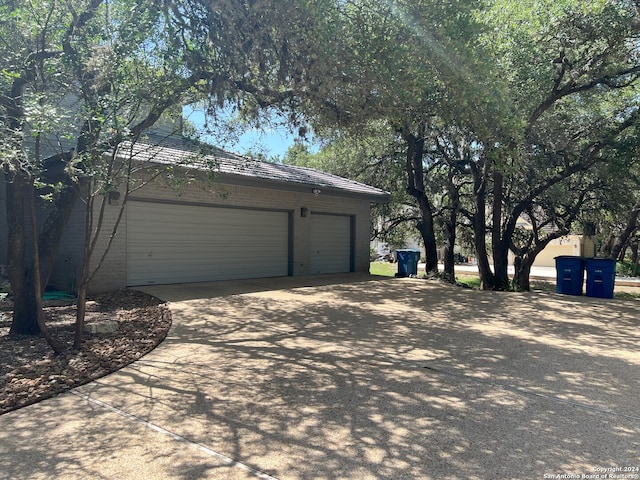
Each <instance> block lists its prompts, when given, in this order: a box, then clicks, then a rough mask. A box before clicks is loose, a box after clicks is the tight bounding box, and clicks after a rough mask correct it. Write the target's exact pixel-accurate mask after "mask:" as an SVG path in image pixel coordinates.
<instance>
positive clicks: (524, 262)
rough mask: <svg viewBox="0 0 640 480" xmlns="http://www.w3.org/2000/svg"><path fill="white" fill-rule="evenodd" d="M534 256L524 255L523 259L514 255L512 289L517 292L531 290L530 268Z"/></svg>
mask: <svg viewBox="0 0 640 480" xmlns="http://www.w3.org/2000/svg"><path fill="white" fill-rule="evenodd" d="M535 258H536V257H535V256H530V255H525V256H524V258H523V257H521V256H520V255H516V257H515V259H514V261H513V268H514V274H513V289H514V290H516V291H517V292H523V291H525V292H528V291H529V290H531V283H530V282H531V280H530V277H531V267H532V266H533V262H534V260H535Z"/></svg>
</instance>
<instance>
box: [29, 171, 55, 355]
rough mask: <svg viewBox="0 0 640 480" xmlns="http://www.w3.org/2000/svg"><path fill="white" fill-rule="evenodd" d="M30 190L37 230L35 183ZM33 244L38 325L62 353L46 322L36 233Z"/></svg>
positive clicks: (32, 219) (35, 228)
mask: <svg viewBox="0 0 640 480" xmlns="http://www.w3.org/2000/svg"><path fill="white" fill-rule="evenodd" d="M27 190H28V195H29V218H30V220H31V230H32V231H33V232H35V231H36V230H37V225H36V208H35V202H36V198H35V197H36V192H35V188H34V187H33V183H31V185H30V188H29V189H27ZM31 246H32V248H33V277H32V278H33V286H34V289H33V298H32V300H33V303H34V305H35V309H36V319H37V321H38V327H40V331H41V332H42V336H43V337H44V339H45V340H46V342H47V343H48V344H49V346H50V347H51V348H52V349H53V351H54V352H55V353H56V354H59V353H62V351H63V346H62V344H61V343H60V342H59V341H58V340H57V339H56V338H55V337H54V336H53V335H52V334H51V332H50V331H49V329H48V328H47V325H46V324H45V316H44V310H43V308H42V284H41V283H40V260H39V259H40V252H39V251H38V240H37V239H36V237H35V235H33V237H32V239H31Z"/></svg>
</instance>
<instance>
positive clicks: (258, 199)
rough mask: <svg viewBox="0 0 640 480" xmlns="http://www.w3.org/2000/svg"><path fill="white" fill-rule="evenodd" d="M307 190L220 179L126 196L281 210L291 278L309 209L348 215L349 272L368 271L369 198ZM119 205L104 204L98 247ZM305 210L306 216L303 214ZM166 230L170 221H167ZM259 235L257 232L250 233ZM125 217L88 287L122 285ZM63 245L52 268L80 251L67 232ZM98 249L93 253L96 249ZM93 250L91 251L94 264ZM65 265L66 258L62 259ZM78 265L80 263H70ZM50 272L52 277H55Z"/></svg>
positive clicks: (304, 264)
mask: <svg viewBox="0 0 640 480" xmlns="http://www.w3.org/2000/svg"><path fill="white" fill-rule="evenodd" d="M311 190H312V189H311V187H309V188H299V189H295V190H292V189H289V190H288V189H284V188H283V189H275V188H261V187H257V186H245V185H231V184H224V183H213V184H209V183H206V182H199V181H195V182H192V183H190V184H189V185H187V186H184V187H182V188H180V189H179V190H177V189H176V188H174V187H173V186H170V185H167V184H163V183H162V182H160V181H154V182H151V183H149V184H147V185H145V186H144V187H142V188H141V189H139V190H137V191H136V192H135V193H134V194H132V195H131V197H130V198H129V200H130V201H134V200H145V201H158V202H171V203H181V204H186V205H189V204H192V205H207V206H219V207H241V208H259V209H269V210H283V211H288V212H292V215H291V218H292V226H291V227H292V274H293V275H294V276H299V275H308V274H310V273H311V272H310V247H311V237H310V227H311V215H313V214H314V212H315V213H324V214H327V213H329V214H339V215H348V216H350V217H351V218H352V221H353V225H354V238H353V242H354V249H353V250H354V259H353V264H354V270H355V271H356V272H368V271H369V237H370V221H371V220H370V202H369V200H368V199H365V198H358V197H349V196H342V195H339V194H330V193H324V192H322V193H320V194H319V195H314V194H313V193H312V192H311ZM120 208H121V205H120V204H118V205H107V208H106V211H105V230H104V233H103V235H102V238H101V240H102V245H104V244H105V243H106V240H107V237H108V234H109V232H110V230H111V227H112V226H113V224H114V223H115V221H116V219H117V216H118V214H119V211H120ZM303 209H306V213H307V215H306V216H303V214H302V212H303ZM74 218H75V222H76V223H74V224H73V225H72V226H70V228H71V230H72V231H79V230H76V229H79V227H78V226H79V225H80V224H83V222H82V221H80V219H79V218H78V217H74ZM167 228H171V225H167ZM255 235H256V236H258V237H259V236H260V232H259V231H256V232H255ZM126 236H127V218H126V209H125V212H124V215H123V218H122V220H121V223H120V225H119V228H118V231H117V234H116V236H115V238H114V241H113V244H112V246H111V248H110V250H109V252H108V254H107V257H106V259H105V262H104V264H103V266H102V267H101V268H100V270H99V271H98V273H97V275H96V276H95V278H94V280H93V282H92V283H91V287H90V290H91V291H94V292H95V291H105V290H112V289H116V288H122V287H124V286H125V285H126V274H127V252H126V243H127V242H126ZM68 240H69V243H68V244H67V245H65V247H63V248H62V249H61V252H60V257H61V258H60V261H59V262H58V265H57V266H58V269H59V268H61V267H64V266H65V258H73V259H74V260H73V262H74V263H75V262H76V261H77V260H75V258H77V257H75V256H74V257H71V255H70V252H72V251H74V252H81V251H82V248H81V246H80V245H79V244H78V239H77V237H76V236H74V235H73V233H72V232H69V237H68ZM101 251H102V249H101V248H100V247H99V248H98V249H97V252H101ZM98 256H99V253H97V254H96V255H95V257H96V258H94V264H95V262H96V261H97V257H98ZM67 263H68V261H67ZM76 265H77V266H78V267H79V265H80V263H79V262H78V263H76ZM60 276H61V275H60V273H59V272H57V273H56V278H57V279H59V278H60Z"/></svg>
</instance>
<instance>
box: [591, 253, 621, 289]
mask: <svg viewBox="0 0 640 480" xmlns="http://www.w3.org/2000/svg"><path fill="white" fill-rule="evenodd" d="M585 269H586V270H587V297H598V298H613V288H614V285H615V283H616V261H615V260H613V259H611V258H587V259H586V260H585Z"/></svg>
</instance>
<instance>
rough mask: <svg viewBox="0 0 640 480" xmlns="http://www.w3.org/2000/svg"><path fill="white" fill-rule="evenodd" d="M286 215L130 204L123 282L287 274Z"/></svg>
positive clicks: (171, 281)
mask: <svg viewBox="0 0 640 480" xmlns="http://www.w3.org/2000/svg"><path fill="white" fill-rule="evenodd" d="M289 244H290V242H289V213H288V212H283V211H270V210H269V211H264V210H248V209H237V208H215V207H207V206H198V205H177V204H161V203H148V202H130V203H129V205H128V206H127V285H130V286H133V285H153V284H169V283H189V282H205V281H212V280H232V279H241V278H261V277H281V276H286V275H289V271H290V269H289V264H290V262H289Z"/></svg>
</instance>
